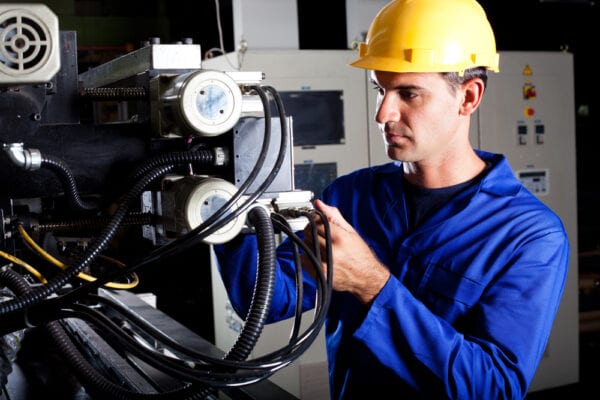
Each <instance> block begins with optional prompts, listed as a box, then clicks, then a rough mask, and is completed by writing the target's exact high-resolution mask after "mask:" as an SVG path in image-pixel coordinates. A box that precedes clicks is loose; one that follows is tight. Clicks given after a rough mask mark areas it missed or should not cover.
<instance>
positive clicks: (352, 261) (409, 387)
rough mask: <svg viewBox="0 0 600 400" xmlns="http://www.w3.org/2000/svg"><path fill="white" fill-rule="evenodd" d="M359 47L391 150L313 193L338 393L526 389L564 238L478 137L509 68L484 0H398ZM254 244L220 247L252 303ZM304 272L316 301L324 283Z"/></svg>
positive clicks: (561, 266)
mask: <svg viewBox="0 0 600 400" xmlns="http://www.w3.org/2000/svg"><path fill="white" fill-rule="evenodd" d="M359 53H360V54H359V58H358V59H357V60H356V61H355V62H354V63H353V64H352V65H353V66H355V67H358V68H364V69H368V70H370V71H371V77H372V81H373V84H374V86H375V89H376V90H377V92H378V100H377V113H376V115H375V119H376V121H377V123H378V124H379V126H380V128H381V131H382V134H383V139H384V141H385V144H386V147H387V154H388V155H389V157H390V158H391V159H392V160H395V161H393V162H391V163H388V164H385V165H380V166H375V167H371V168H364V169H361V170H358V171H355V172H353V173H351V174H348V175H345V176H341V177H338V178H337V179H336V180H335V181H334V182H332V183H331V184H330V185H329V186H328V187H327V188H326V189H325V190H324V192H323V195H322V198H321V200H316V201H315V204H314V205H315V208H316V209H317V210H319V211H320V212H322V215H324V216H325V217H326V218H327V220H328V223H329V225H330V228H331V243H332V254H333V260H331V261H332V265H333V282H332V285H333V289H334V292H333V296H332V300H331V304H330V308H329V312H328V315H327V321H326V325H325V333H326V346H327V352H328V361H329V374H330V387H331V396H332V398H334V399H342V398H344V399H347V398H357V397H359V395H360V394H362V395H364V394H369V393H370V394H376V393H378V392H379V391H384V392H387V393H390V394H392V395H393V396H394V397H398V398H402V399H413V398H418V399H422V398H427V399H443V398H452V399H462V400H464V399H480V400H481V399H505V398H507V399H522V398H524V397H525V395H526V393H527V390H528V387H529V385H530V383H531V380H532V378H533V376H534V373H535V371H536V368H537V366H538V364H539V362H540V359H541V357H542V355H543V352H544V348H545V346H546V343H547V340H548V338H549V335H550V331H551V328H552V323H553V320H554V318H555V315H556V312H557V309H558V306H559V303H560V299H561V296H562V292H563V287H564V284H565V281H566V276H567V269H568V259H569V245H568V239H567V236H566V233H565V229H564V227H563V225H562V223H561V221H560V219H559V218H558V217H557V216H556V215H555V213H553V212H552V211H551V210H550V209H548V208H547V207H546V206H545V205H544V204H543V203H542V202H540V201H539V200H538V199H537V198H536V197H535V196H534V195H532V194H531V193H529V192H528V191H527V190H526V189H525V187H524V186H522V185H521V183H520V182H519V181H518V180H517V179H516V178H515V177H514V175H513V173H512V170H511V168H510V166H509V164H508V161H507V159H506V158H505V157H504V156H503V155H499V154H491V153H488V152H484V151H476V150H474V149H473V148H472V146H471V145H470V142H469V124H470V118H471V115H472V114H473V113H474V112H475V111H476V110H477V108H478V106H479V104H480V102H481V100H482V97H483V94H484V90H485V85H486V79H487V75H486V73H487V70H492V71H498V53H497V52H496V48H495V39H494V35H493V32H492V29H491V27H490V25H489V22H488V20H487V18H486V16H485V13H484V11H483V9H482V8H481V7H480V6H479V4H478V3H477V2H476V1H475V0H395V1H392V2H390V3H389V4H387V5H386V6H385V7H384V8H383V9H382V10H381V11H380V12H379V14H378V15H377V16H376V17H375V19H374V20H373V23H372V24H371V27H370V29H369V32H368V35H367V38H366V42H365V43H362V44H361V45H360V48H359ZM316 218H317V221H318V223H317V232H318V235H317V237H313V234H312V231H311V230H310V229H309V228H308V227H307V229H305V232H304V237H305V241H306V242H307V244H309V245H310V244H312V243H319V244H320V247H321V254H326V252H325V246H326V243H325V242H326V241H325V229H324V225H323V221H321V220H320V219H319V216H317V217H316ZM288 244H289V243H287V242H284V243H282V245H280V247H279V249H278V266H279V268H280V269H279V270H278V275H277V282H276V288H275V290H274V293H275V297H274V300H273V303H274V304H273V307H272V309H271V314H270V316H271V319H272V320H278V319H282V318H286V317H290V316H292V315H293V314H292V312H293V310H294V307H293V306H294V302H295V292H294V284H293V279H294V264H293V262H292V260H290V259H289V258H290V257H287V258H286V257H285V256H284V254H290V252H289V248H288V247H286V246H288ZM253 251H256V244H255V241H254V240H253V239H252V237H250V236H249V237H246V238H244V239H243V241H239V242H238V241H236V242H235V244H233V243H232V244H230V245H225V246H218V248H217V254H218V256H219V260H220V263H221V272H222V275H223V280H224V282H225V285H226V287H227V290H228V293H229V295H230V299H231V301H232V303H233V304H234V307H235V308H236V309H237V310H238V311H239V312H240V313H241V315H244V312H245V311H246V310H247V309H248V300H249V299H248V297H249V296H248V294H249V288H250V287H251V285H252V284H253V280H252V279H253V277H254V274H255V265H254V264H255V263H252V262H250V264H252V265H244V268H242V267H240V262H241V260H242V259H243V257H245V259H246V260H254V259H255V257H247V256H246V255H248V254H252V252H253ZM304 264H305V270H306V272H310V268H311V267H310V266H309V264H308V262H306V260H305V262H304ZM322 267H323V270H325V269H326V268H327V266H326V264H325V263H323V266H322ZM312 272H313V273H314V271H312ZM309 275H311V274H309ZM307 279H308V280H309V282H308V283H307V284H306V285H305V288H304V293H305V303H307V302H310V301H309V300H310V299H312V298H314V295H315V289H314V286H315V285H314V282H313V283H312V285H311V284H310V282H311V281H310V278H309V277H308V275H307ZM306 299H309V300H306Z"/></svg>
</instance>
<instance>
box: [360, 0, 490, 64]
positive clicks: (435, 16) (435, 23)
mask: <svg viewBox="0 0 600 400" xmlns="http://www.w3.org/2000/svg"><path fill="white" fill-rule="evenodd" d="M358 50H359V58H358V59H357V60H355V61H354V62H352V63H351V64H350V65H352V66H354V67H358V68H364V69H370V70H378V71H390V72H458V73H460V74H461V75H462V73H463V72H464V70H465V69H468V68H473V67H486V68H487V69H490V70H492V71H495V72H498V70H499V68H498V63H499V55H498V53H497V52H496V40H495V38H494V32H493V30H492V27H491V25H490V23H489V21H488V19H487V17H486V14H485V11H484V10H483V8H482V7H481V6H480V5H479V3H477V1H476V0H393V1H391V2H390V3H388V4H386V5H385V6H384V7H383V8H382V9H381V10H380V11H379V13H378V14H377V15H376V16H375V19H374V20H373V22H372V23H371V26H370V28H369V31H368V33H367V38H366V42H363V43H360V44H359V48H358Z"/></svg>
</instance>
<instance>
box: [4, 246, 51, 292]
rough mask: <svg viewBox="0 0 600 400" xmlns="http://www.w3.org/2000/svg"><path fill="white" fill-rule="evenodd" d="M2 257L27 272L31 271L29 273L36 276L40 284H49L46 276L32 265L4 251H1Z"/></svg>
mask: <svg viewBox="0 0 600 400" xmlns="http://www.w3.org/2000/svg"><path fill="white" fill-rule="evenodd" d="M0 256H2V257H4V258H6V259H7V260H9V261H12V262H13V263H15V264H17V265H20V266H21V267H23V268H25V269H26V270H27V271H29V273H30V274H31V275H33V276H35V277H36V278H38V279H39V281H40V282H42V283H43V284H46V283H48V281H47V280H46V278H44V276H43V275H42V274H41V273H40V272H39V271H38V270H37V269H35V268H33V267H32V266H31V265H29V264H27V263H26V262H25V261H23V260H21V259H20V258H17V257H15V256H13V255H11V254H8V253H5V252H3V251H2V250H0Z"/></svg>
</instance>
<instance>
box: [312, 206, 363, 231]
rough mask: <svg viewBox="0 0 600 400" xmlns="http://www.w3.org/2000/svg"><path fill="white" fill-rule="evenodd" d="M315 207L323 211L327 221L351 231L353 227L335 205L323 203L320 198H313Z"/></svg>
mask: <svg viewBox="0 0 600 400" xmlns="http://www.w3.org/2000/svg"><path fill="white" fill-rule="evenodd" d="M315 208H316V209H317V210H319V211H321V212H322V213H323V215H325V217H326V218H327V220H328V221H329V223H331V224H335V225H337V226H339V227H340V228H342V229H344V230H346V231H353V230H354V228H353V227H352V225H350V224H349V223H348V222H347V221H346V219H344V217H343V216H342V214H341V213H340V210H339V209H338V208H337V207H333V206H330V205H328V204H325V202H323V201H322V200H319V199H317V200H315Z"/></svg>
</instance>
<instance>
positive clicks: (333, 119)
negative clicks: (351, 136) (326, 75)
mask: <svg viewBox="0 0 600 400" xmlns="http://www.w3.org/2000/svg"><path fill="white" fill-rule="evenodd" d="M279 95H280V97H281V101H282V103H283V106H284V108H285V113H286V115H288V116H290V117H292V121H293V122H292V123H293V135H294V137H293V140H294V146H304V147H306V146H319V145H324V144H344V143H345V134H344V101H343V96H342V91H341V90H301V91H281V92H279ZM276 112H277V111H276V108H275V104H274V103H273V102H271V113H272V115H273V116H276V115H277V113H276Z"/></svg>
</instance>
